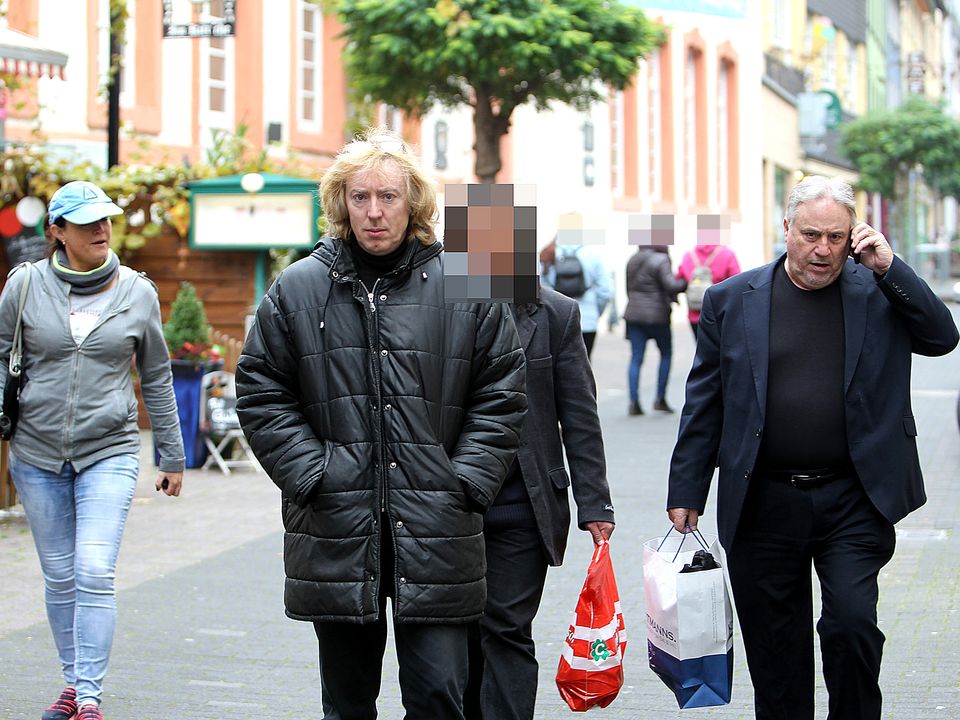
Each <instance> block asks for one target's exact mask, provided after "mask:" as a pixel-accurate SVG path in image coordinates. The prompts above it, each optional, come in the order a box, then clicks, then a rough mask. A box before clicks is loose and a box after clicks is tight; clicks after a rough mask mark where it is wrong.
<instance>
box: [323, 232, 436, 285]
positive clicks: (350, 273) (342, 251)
mask: <svg viewBox="0 0 960 720" xmlns="http://www.w3.org/2000/svg"><path fill="white" fill-rule="evenodd" d="M346 242H347V241H344V240H342V239H340V238H332V237H330V236H324V237H322V238H321V239H320V241H319V242H318V243H317V244H316V245H315V246H314V249H313V255H314V256H315V257H316V258H317V259H318V260H320V262H322V263H323V264H324V265H326V266H327V267H329V275H330V277H333V278H336V277H354V276H355V275H356V274H357V269H356V266H355V265H354V262H353V256H352V255H351V254H350V253H349V252H348V250H347V246H346ZM407 245H408V248H407V252H406V253H405V254H404V256H403V257H402V258H401V260H400V262H399V263H398V264H397V267H396V268H394V270H393V271H392V272H391V273H389V274H390V275H393V274H396V273H400V272H403V271H405V270H413V269H415V268H417V267H420V266H421V265H423V264H424V263H426V262H428V261H429V260H432V259H433V258H434V257H436V256H437V255H439V254H440V253H441V252H443V244H442V243H441V242H440V241H439V240H436V241H434V242H433V243H431V244H430V245H424V244H422V243H420V242H418V241H416V240H409V241H408V243H407Z"/></svg>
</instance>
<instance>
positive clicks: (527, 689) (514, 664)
mask: <svg viewBox="0 0 960 720" xmlns="http://www.w3.org/2000/svg"><path fill="white" fill-rule="evenodd" d="M483 534H484V540H485V542H486V547H487V604H486V607H485V609H484V615H483V618H481V620H480V622H479V624H478V625H477V626H476V627H474V628H473V631H472V633H471V637H470V680H469V683H468V686H467V693H466V696H465V699H464V717H465V718H466V719H467V720H480V718H482V719H483V720H521V719H522V720H531V718H533V709H534V705H535V704H536V699H537V673H538V670H539V666H538V664H537V658H536V654H535V649H534V643H533V618H534V616H535V615H536V614H537V610H538V609H539V607H540V599H541V597H542V596H543V585H544V582H545V581H546V578H547V559H546V557H545V556H544V554H543V549H542V547H541V545H540V535H539V534H538V533H537V530H536V528H532V527H531V528H525V527H522V528H510V529H496V528H484V532H483Z"/></svg>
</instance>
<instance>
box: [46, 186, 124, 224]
mask: <svg viewBox="0 0 960 720" xmlns="http://www.w3.org/2000/svg"><path fill="white" fill-rule="evenodd" d="M122 214H123V210H122V209H121V208H120V206H119V205H116V204H114V202H113V200H111V199H110V198H109V197H108V196H107V194H106V193H105V192H104V191H103V190H101V189H100V188H99V187H97V186H96V185H94V184H93V183H92V182H87V181H86V180H74V181H73V182H68V183H67V184H66V185H64V186H63V187H62V188H60V189H59V190H57V191H56V192H55V193H54V194H53V197H52V198H50V204H49V205H48V206H47V222H48V223H49V224H50V225H53V223H55V222H56V221H57V219H58V218H65V219H67V220H69V221H70V222H72V223H76V224H77V225H86V224H87V223H92V222H96V221H97V220H103V218H105V217H109V216H110V215H122Z"/></svg>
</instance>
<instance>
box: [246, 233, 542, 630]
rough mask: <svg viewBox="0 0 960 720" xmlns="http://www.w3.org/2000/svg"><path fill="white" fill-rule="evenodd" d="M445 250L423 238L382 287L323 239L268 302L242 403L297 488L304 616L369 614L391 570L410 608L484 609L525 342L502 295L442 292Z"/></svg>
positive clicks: (258, 447)
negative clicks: (486, 526)
mask: <svg viewBox="0 0 960 720" xmlns="http://www.w3.org/2000/svg"><path fill="white" fill-rule="evenodd" d="M441 250H442V246H441V244H440V243H434V244H433V245H431V246H429V247H424V246H422V245H421V244H419V243H417V242H415V241H414V242H412V243H411V244H410V249H409V252H408V253H407V254H406V255H405V256H404V259H403V260H402V261H401V262H400V264H399V266H398V267H397V269H396V270H394V271H393V272H391V273H389V274H388V275H386V276H385V277H383V278H382V279H381V280H379V281H378V282H377V284H376V286H375V287H374V288H371V290H372V292H371V294H370V295H369V296H368V295H366V294H365V292H364V288H363V285H362V284H361V283H360V281H359V279H358V277H357V273H356V270H355V268H354V264H353V259H352V257H351V255H350V253H349V252H348V251H347V249H346V248H345V247H344V245H343V243H342V242H341V241H340V240H332V239H329V238H324V239H323V240H321V241H320V243H319V244H318V245H317V248H316V249H315V250H314V252H313V253H312V254H311V255H310V256H309V257H307V258H305V259H303V260H300V261H299V262H296V263H294V264H293V265H291V266H290V267H289V268H287V269H286V270H285V271H284V272H283V273H281V275H280V276H279V277H278V278H277V280H276V282H275V283H274V285H273V287H271V288H270V291H269V292H268V293H267V295H266V297H265V298H264V299H263V302H262V303H261V304H260V308H259V309H258V311H257V317H256V322H255V324H254V326H253V328H252V329H251V331H250V333H249V335H248V337H247V341H246V344H245V345H244V349H243V354H242V356H241V358H240V361H239V364H238V366H237V395H238V401H237V410H238V413H239V416H240V422H241V425H242V426H243V431H244V433H245V434H246V436H247V438H248V439H249V441H250V445H251V446H252V447H253V450H254V452H255V453H256V455H257V458H258V459H259V460H260V462H261V464H262V465H263V467H264V469H265V470H266V471H267V473H268V474H269V475H270V477H271V478H272V479H273V481H274V482H275V483H276V484H277V485H278V486H279V487H280V489H281V490H282V491H283V504H282V508H283V522H284V527H285V528H286V534H285V538H284V564H285V566H286V575H287V580H286V588H285V598H284V599H285V604H286V609H287V615H289V616H290V617H292V618H296V619H300V620H311V621H316V620H324V621H341V622H370V621H373V620H374V619H375V618H377V616H378V612H379V610H378V597H379V593H380V592H382V591H383V590H385V589H386V588H384V587H383V583H391V584H392V585H393V590H394V592H395V598H396V603H395V608H394V616H395V618H396V620H397V621H400V622H465V621H468V620H472V619H475V618H477V617H479V615H480V612H481V610H482V608H483V605H484V602H485V598H486V585H485V582H484V574H485V572H486V563H485V560H484V549H483V537H482V535H481V530H482V518H481V512H483V511H484V510H486V508H487V507H488V506H489V505H490V503H491V502H492V501H493V498H494V497H495V496H496V494H497V491H498V490H499V487H500V485H501V483H502V482H503V479H504V477H505V476H506V473H507V469H508V468H509V466H510V463H511V462H512V460H513V457H514V454H515V453H516V450H517V447H518V446H519V437H518V436H519V429H520V425H521V422H522V419H523V414H524V412H525V410H526V396H525V394H524V364H523V363H524V361H523V351H522V350H521V348H520V343H519V340H518V337H517V331H516V327H515V326H514V323H513V320H512V319H511V317H510V313H509V311H508V310H507V308H506V306H505V305H502V304H499V303H474V304H466V303H464V304H449V305H447V304H444V277H443V266H442V264H441V263H442V255H441ZM383 511H385V512H386V513H387V514H388V516H389V518H390V529H391V531H392V533H393V538H394V546H395V548H396V562H395V573H394V576H393V577H388V578H381V577H380V573H379V568H380V550H381V548H380V533H379V528H378V523H379V519H380V516H381V512H383Z"/></svg>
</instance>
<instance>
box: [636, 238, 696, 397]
mask: <svg viewBox="0 0 960 720" xmlns="http://www.w3.org/2000/svg"><path fill="white" fill-rule="evenodd" d="M667 250H668V248H667V246H666V245H641V246H640V247H638V248H637V252H635V253H634V254H633V255H632V256H631V258H630V259H629V260H628V261H627V273H626V277H627V307H626V310H624V312H623V319H624V321H625V323H626V326H627V340H629V341H630V365H629V367H628V370H627V391H628V393H629V395H630V404H629V405H628V406H627V413H628V414H630V415H643V408H642V407H641V405H640V367H641V365H643V356H644V354H645V352H646V347H647V341H648V340H653V341H654V342H655V343H656V344H657V349H658V350H659V351H660V367H659V369H658V370H657V397H656V399H655V400H654V403H653V409H654V410H658V411H660V412H666V413H672V412H673V408H671V407H670V405H669V404H668V403H667V381H668V380H669V379H670V363H671V361H672V357H673V331H672V330H671V328H670V311H671V310H672V304H673V303H675V302H676V301H677V293H678V292H681V291H682V290H683V289H684V288H685V287H686V283H685V282H684V281H683V280H682V279H678V278H676V277H674V276H673V269H672V268H671V265H670V255H669V254H668V253H667Z"/></svg>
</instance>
